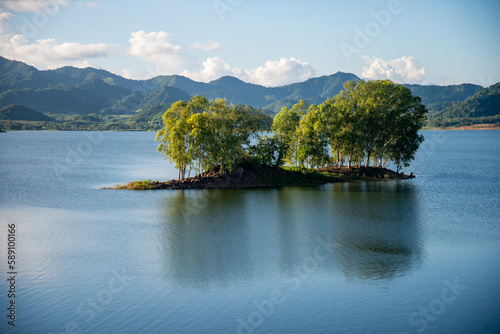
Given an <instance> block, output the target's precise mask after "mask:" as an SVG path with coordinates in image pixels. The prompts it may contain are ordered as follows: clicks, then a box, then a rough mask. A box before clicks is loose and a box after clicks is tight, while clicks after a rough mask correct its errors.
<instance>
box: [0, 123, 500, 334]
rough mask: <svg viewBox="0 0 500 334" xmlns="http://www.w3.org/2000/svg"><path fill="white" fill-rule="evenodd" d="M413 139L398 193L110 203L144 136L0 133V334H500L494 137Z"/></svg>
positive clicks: (146, 172) (149, 155)
mask: <svg viewBox="0 0 500 334" xmlns="http://www.w3.org/2000/svg"><path fill="white" fill-rule="evenodd" d="M423 134H424V136H425V139H426V140H425V142H424V144H423V145H422V147H421V149H420V150H419V152H418V153H417V156H416V160H415V161H414V162H413V164H412V165H411V167H409V168H406V169H405V171H407V172H410V171H411V172H413V173H415V174H416V175H417V177H416V178H415V179H412V180H405V181H385V182H354V183H337V184H328V185H324V186H319V187H291V188H282V189H266V190H262V189H261V190H259V189H251V190H189V191H125V190H101V189H100V188H101V187H104V186H111V185H114V184H118V183H126V182H129V181H133V180H140V179H153V180H156V179H159V180H166V179H173V178H176V176H177V172H176V170H175V169H173V167H172V166H171V165H170V164H169V163H168V161H167V160H164V159H163V158H162V157H161V155H160V154H159V153H158V152H156V143H155V142H154V135H155V134H154V133H151V132H8V133H2V134H0V223H1V224H0V238H1V239H0V240H1V242H0V245H1V247H0V277H1V283H0V310H2V311H1V312H0V313H1V317H0V319H1V320H0V332H1V333H46V334H48V333H54V334H56V333H424V332H425V333H462V332H465V333H494V332H500V293H499V292H500V167H499V166H500V131H423ZM9 224H11V225H12V224H15V257H16V263H15V267H14V270H15V272H16V274H15V275H14V276H15V284H14V286H15V298H10V297H8V292H9V289H11V288H12V286H11V283H12V282H10V281H8V279H9V278H10V276H11V275H8V274H7V272H10V271H13V270H12V269H11V268H9V267H8V262H7V261H8V255H9V254H8V247H7V241H8V234H9V231H8V230H9V229H8V225H9ZM11 300H15V325H16V326H15V327H13V326H12V325H9V324H8V321H10V320H9V318H8V317H7V315H8V314H9V312H10V311H9V310H8V309H7V308H8V307H9V306H10V301H11Z"/></svg>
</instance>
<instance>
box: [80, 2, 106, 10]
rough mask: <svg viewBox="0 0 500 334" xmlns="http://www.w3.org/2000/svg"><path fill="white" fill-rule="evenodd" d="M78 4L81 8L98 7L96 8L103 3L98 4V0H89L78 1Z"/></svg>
mask: <svg viewBox="0 0 500 334" xmlns="http://www.w3.org/2000/svg"><path fill="white" fill-rule="evenodd" d="M76 6H77V7H78V8H80V9H84V8H87V9H96V8H99V7H101V5H100V4H98V3H97V2H92V1H87V2H83V1H77V2H76Z"/></svg>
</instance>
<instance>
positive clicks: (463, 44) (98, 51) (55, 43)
mask: <svg viewBox="0 0 500 334" xmlns="http://www.w3.org/2000/svg"><path fill="white" fill-rule="evenodd" d="M499 18H500V1H498V0H476V1H461V0H434V1H431V0H429V1H427V0H381V1H378V0H356V1H353V0H351V1H336V0H309V1H303V0H300V1H299V0H267V1H264V0H145V1H137V0H134V1H132V0H82V1H72V0H0V55H1V56H3V57H5V58H8V59H12V60H18V61H22V62H25V63H27V64H30V65H33V66H35V67H37V68H39V69H54V68H59V67H62V66H67V65H69V66H76V67H88V66H90V67H94V68H100V69H105V70H107V71H110V72H113V73H115V74H118V75H121V76H124V77H126V78H131V79H146V78H151V77H154V76H157V75H171V74H180V75H184V76H187V77H189V78H191V79H193V80H196V81H203V82H209V81H211V80H215V79H218V78H219V77H221V76H224V75H232V76H235V77H238V78H240V79H241V80H243V81H246V82H251V83H255V84H260V85H264V86H280V85H286V84H290V83H293V82H300V81H305V80H307V79H309V78H311V77H318V76H322V75H330V74H334V73H336V72H338V71H340V72H350V73H354V74H356V75H357V76H359V77H361V78H365V79H391V80H393V81H395V82H398V83H418V84H438V85H449V84H461V83H474V84H479V85H482V86H484V87H486V86H490V85H492V84H494V83H496V82H498V81H500V19H499Z"/></svg>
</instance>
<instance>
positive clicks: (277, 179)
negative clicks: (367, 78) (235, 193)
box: [103, 163, 415, 190]
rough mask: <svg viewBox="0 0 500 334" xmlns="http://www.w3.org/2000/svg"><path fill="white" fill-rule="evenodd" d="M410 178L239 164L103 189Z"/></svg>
mask: <svg viewBox="0 0 500 334" xmlns="http://www.w3.org/2000/svg"><path fill="white" fill-rule="evenodd" d="M414 177H415V176H414V175H413V173H412V174H410V175H408V174H404V173H397V172H395V171H392V170H390V169H387V168H382V167H363V166H361V167H349V168H348V167H323V168H317V169H298V168H297V169H292V168H290V169H289V168H279V169H276V168H273V167H269V166H264V165H260V166H254V165H252V164H249V163H242V164H239V165H238V166H237V167H236V168H235V169H234V170H233V171H232V172H230V173H225V174H221V172H220V167H219V166H217V167H215V168H214V169H213V170H211V171H206V172H204V173H200V174H198V175H195V176H194V177H188V178H185V179H183V180H170V181H159V180H156V181H152V180H141V181H133V182H130V183H127V184H124V185H116V186H114V187H111V188H103V189H127V190H162V189H164V190H188V189H248V188H280V187H290V186H316V185H322V184H327V183H334V182H354V181H388V180H408V179H412V178H414Z"/></svg>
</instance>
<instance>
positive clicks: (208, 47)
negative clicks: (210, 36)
mask: <svg viewBox="0 0 500 334" xmlns="http://www.w3.org/2000/svg"><path fill="white" fill-rule="evenodd" d="M191 48H193V49H197V50H203V51H216V50H220V48H221V46H220V44H219V43H217V42H213V41H209V42H208V43H207V44H203V43H201V42H195V43H193V44H191Z"/></svg>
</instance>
